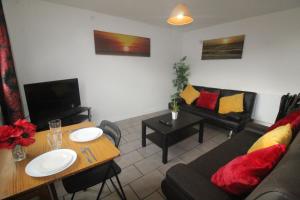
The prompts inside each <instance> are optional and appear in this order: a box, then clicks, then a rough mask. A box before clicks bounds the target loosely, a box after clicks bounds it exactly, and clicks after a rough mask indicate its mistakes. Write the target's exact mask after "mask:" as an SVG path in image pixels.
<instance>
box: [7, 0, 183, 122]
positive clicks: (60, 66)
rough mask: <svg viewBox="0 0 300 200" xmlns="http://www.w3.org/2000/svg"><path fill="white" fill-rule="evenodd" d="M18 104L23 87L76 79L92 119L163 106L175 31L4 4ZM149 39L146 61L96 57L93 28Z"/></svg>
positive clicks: (39, 4) (35, 2)
mask: <svg viewBox="0 0 300 200" xmlns="http://www.w3.org/2000/svg"><path fill="white" fill-rule="evenodd" d="M3 7H4V11H5V16H6V20H7V26H8V31H9V35H10V40H11V44H12V50H13V56H14V61H15V65H16V71H17V75H18V79H19V83H20V86H21V89H22V91H21V92H22V97H23V101H24V102H23V103H24V105H25V109H26V110H27V108H26V102H25V98H24V92H23V84H26V83H33V82H41V81H51V80H58V79H66V78H74V77H77V78H78V79H79V84H80V93H81V101H82V105H86V106H91V107H92V113H93V119H94V121H96V122H97V123H98V122H99V121H100V120H101V119H109V120H120V119H124V118H127V117H133V116H137V115H141V114H145V113H149V112H154V111H158V110H162V109H166V108H167V103H168V101H169V98H170V94H171V92H172V84H171V80H172V78H173V74H172V64H173V63H174V62H175V61H176V60H178V59H179V58H180V55H181V48H180V47H181V46H182V45H181V39H182V37H181V36H182V35H181V33H179V32H175V31H172V30H168V29H164V28H159V27H154V26H150V25H146V24H143V23H139V22H135V21H130V20H126V19H122V18H118V17H112V16H108V15H103V14H99V13H95V12H91V11H87V10H82V9H78V8H73V7H68V6H62V5H57V4H52V3H48V2H44V1H39V0H22V1H20V0H3ZM94 29H97V30H104V31H109V32H117V33H123V34H132V35H138V36H144V37H149V38H151V57H150V58H149V57H130V56H107V55H95V50H94V38H93V30H94Z"/></svg>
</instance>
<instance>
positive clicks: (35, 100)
mask: <svg viewBox="0 0 300 200" xmlns="http://www.w3.org/2000/svg"><path fill="white" fill-rule="evenodd" d="M24 90H25V95H26V101H27V106H28V110H29V115H30V119H31V122H32V123H36V124H38V123H39V122H41V121H45V120H49V119H51V118H52V117H54V116H59V115H61V114H62V113H63V112H66V111H68V110H72V109H73V108H76V107H78V106H80V95H79V87H78V79H77V78H75V79H66V80H58V81H51V82H42V83H33V84H26V85H24Z"/></svg>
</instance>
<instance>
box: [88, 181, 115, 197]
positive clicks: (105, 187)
mask: <svg viewBox="0 0 300 200" xmlns="http://www.w3.org/2000/svg"><path fill="white" fill-rule="evenodd" d="M101 184H102V183H101ZM101 184H97V185H95V186H93V187H90V188H88V189H87V191H92V192H96V193H98V192H99V190H100V187H101ZM110 193H111V190H110V189H109V188H108V186H107V184H105V185H104V188H103V191H102V194H101V197H104V196H107V195H108V194H110Z"/></svg>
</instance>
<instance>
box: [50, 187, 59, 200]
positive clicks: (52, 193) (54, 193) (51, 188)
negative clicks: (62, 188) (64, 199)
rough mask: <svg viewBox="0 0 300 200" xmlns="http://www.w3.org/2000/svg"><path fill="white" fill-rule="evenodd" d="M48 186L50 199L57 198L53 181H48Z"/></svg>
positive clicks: (56, 199)
mask: <svg viewBox="0 0 300 200" xmlns="http://www.w3.org/2000/svg"><path fill="white" fill-rule="evenodd" d="M49 187H50V191H51V195H52V199H54V200H58V197H57V193H56V189H55V185H54V183H50V185H49Z"/></svg>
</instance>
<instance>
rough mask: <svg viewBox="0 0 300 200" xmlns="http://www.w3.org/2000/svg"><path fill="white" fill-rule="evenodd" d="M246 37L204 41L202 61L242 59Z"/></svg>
mask: <svg viewBox="0 0 300 200" xmlns="http://www.w3.org/2000/svg"><path fill="white" fill-rule="evenodd" d="M244 40H245V35H237V36H231V37H226V38H219V39H212V40H205V41H203V47H202V60H215V59H241V58H242V55H243V47H244Z"/></svg>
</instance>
